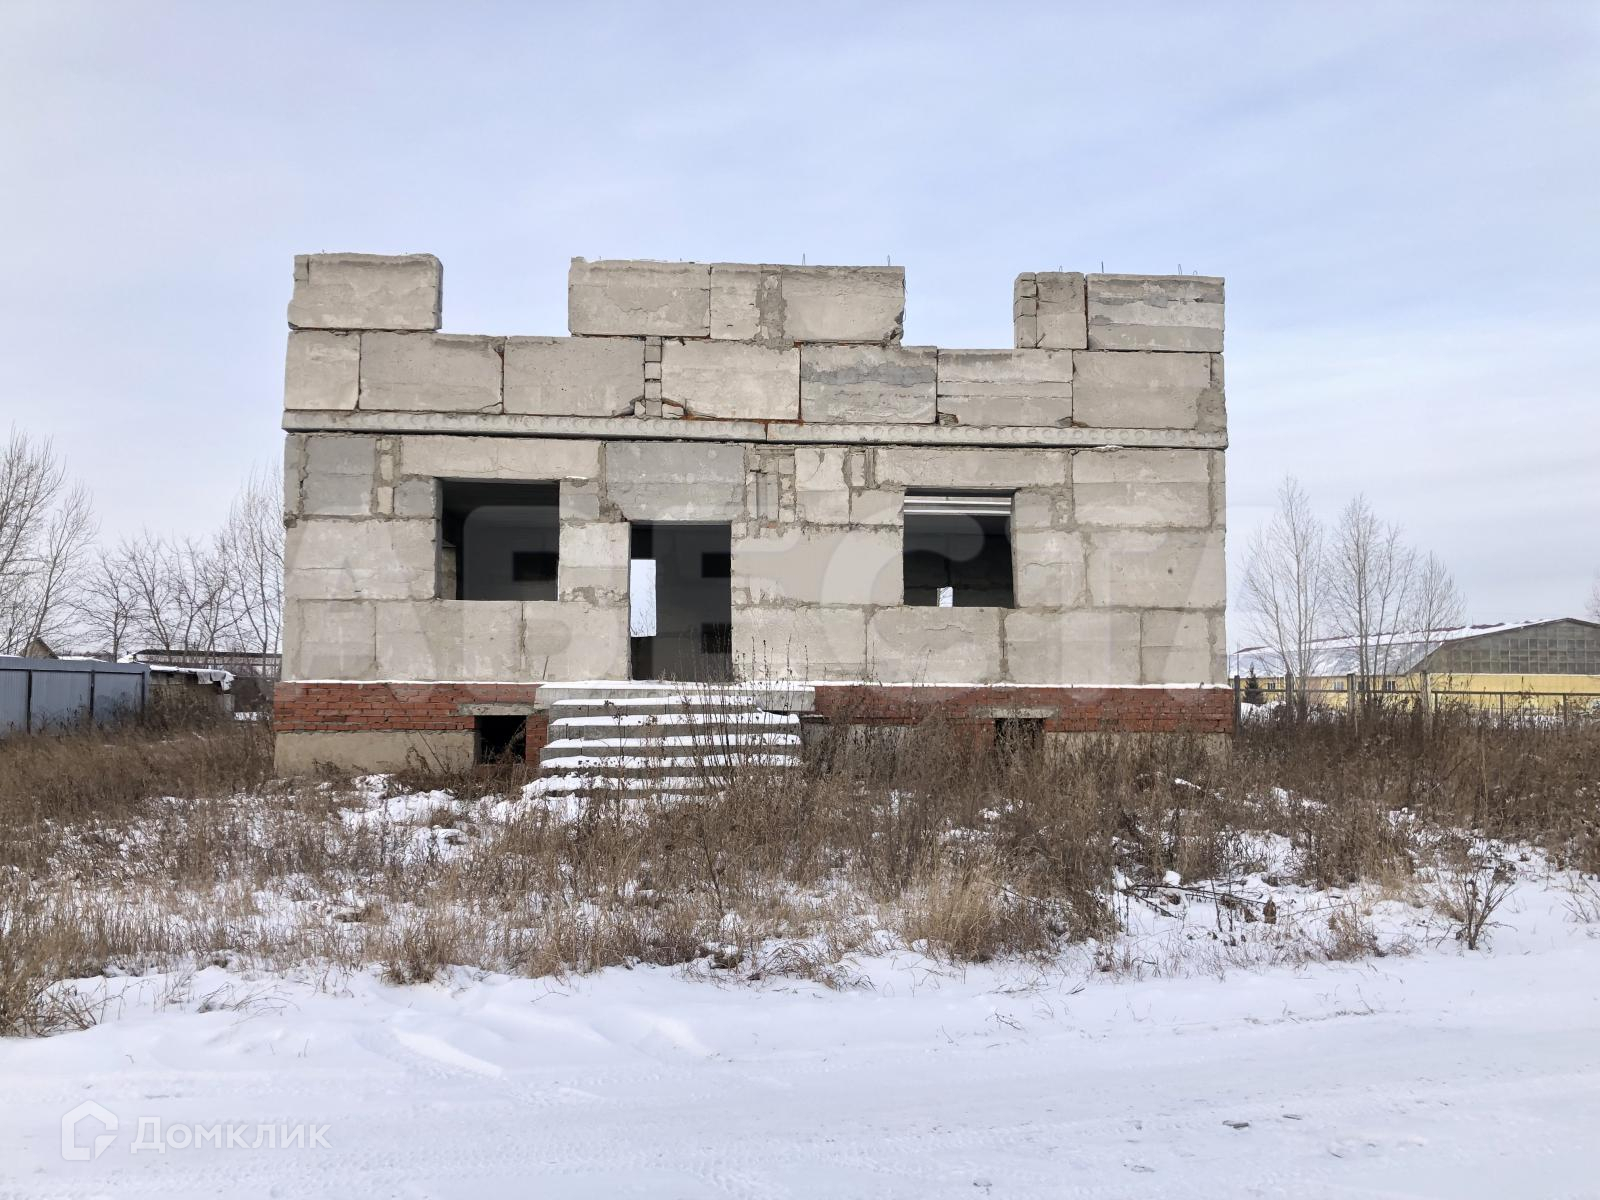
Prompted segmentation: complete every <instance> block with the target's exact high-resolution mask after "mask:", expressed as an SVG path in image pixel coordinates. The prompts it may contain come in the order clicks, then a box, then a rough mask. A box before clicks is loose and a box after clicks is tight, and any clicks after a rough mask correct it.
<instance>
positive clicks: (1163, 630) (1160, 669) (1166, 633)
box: [1139, 609, 1227, 684]
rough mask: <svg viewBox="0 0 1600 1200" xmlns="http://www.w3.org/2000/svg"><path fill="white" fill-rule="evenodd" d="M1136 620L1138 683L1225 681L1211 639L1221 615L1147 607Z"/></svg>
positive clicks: (1215, 634)
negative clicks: (1137, 631)
mask: <svg viewBox="0 0 1600 1200" xmlns="http://www.w3.org/2000/svg"><path fill="white" fill-rule="evenodd" d="M1140 623H1141V633H1140V652H1139V653H1140V664H1141V665H1140V670H1141V673H1142V675H1141V681H1142V682H1144V683H1174V684H1183V683H1213V684H1216V683H1226V682H1227V678H1226V674H1227V667H1226V664H1225V662H1223V661H1222V659H1223V657H1224V656H1223V655H1222V654H1221V653H1220V650H1219V643H1218V642H1217V641H1216V640H1215V639H1216V637H1217V634H1218V629H1219V626H1220V624H1221V614H1218V613H1211V612H1199V611H1176V612H1175V611H1172V610H1168V609H1151V610H1147V611H1145V612H1143V613H1141V614H1140Z"/></svg>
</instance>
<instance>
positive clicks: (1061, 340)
mask: <svg viewBox="0 0 1600 1200" xmlns="http://www.w3.org/2000/svg"><path fill="white" fill-rule="evenodd" d="M1034 280H1035V282H1036V283H1037V284H1038V288H1039V294H1038V301H1037V304H1036V313H1037V316H1036V317H1035V323H1036V336H1037V339H1038V340H1037V341H1035V342H1034V343H1033V344H1034V345H1035V346H1037V347H1038V348H1039V349H1041V350H1081V349H1083V347H1085V346H1086V345H1088V344H1089V342H1088V338H1087V332H1086V328H1085V319H1084V277H1083V276H1082V275H1081V274H1079V273H1078V272H1076V271H1040V272H1038V273H1037V274H1035V275H1034Z"/></svg>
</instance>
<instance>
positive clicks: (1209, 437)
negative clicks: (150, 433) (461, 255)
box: [283, 409, 1228, 450]
mask: <svg viewBox="0 0 1600 1200" xmlns="http://www.w3.org/2000/svg"><path fill="white" fill-rule="evenodd" d="M283 428H284V429H285V430H286V431H287V432H289V433H456V434H478V435H484V434H487V435H491V436H496V437H544V438H597V439H600V440H603V441H619V442H626V441H660V440H668V441H679V442H686V441H710V442H771V443H774V444H778V445H841V446H860V445H875V446H1019V447H1028V446H1035V447H1063V446H1064V447H1067V448H1071V449H1079V448H1081V449H1097V448H1100V447H1108V446H1110V447H1115V446H1128V447H1137V448H1140V449H1154V450H1225V449H1227V447H1228V435H1227V434H1226V433H1225V432H1222V431H1210V430H1195V429H1080V428H1075V427H1074V428H1064V429H1063V428H1037V429H1035V428H1029V427H1027V426H1020V425H898V424H881V425H880V424H871V425H834V424H809V425H808V424H798V423H793V422H770V423H768V422H761V421H734V420H683V419H666V418H659V417H560V416H539V415H534V414H527V413H467V412H457V413H443V412H363V411H355V412H341V411H330V410H317V409H291V410H289V411H287V412H285V413H284V414H283Z"/></svg>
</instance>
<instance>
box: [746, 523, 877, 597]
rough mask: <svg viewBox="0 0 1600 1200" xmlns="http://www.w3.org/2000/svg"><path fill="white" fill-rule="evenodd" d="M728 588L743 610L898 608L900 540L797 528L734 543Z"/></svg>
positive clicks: (857, 532) (868, 531) (874, 534)
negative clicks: (752, 607) (847, 606)
mask: <svg viewBox="0 0 1600 1200" xmlns="http://www.w3.org/2000/svg"><path fill="white" fill-rule="evenodd" d="M733 587H734V596H735V599H736V600H737V601H739V602H741V603H745V604H766V605H775V604H785V603H790V604H899V603H900V602H901V600H902V599H903V596H904V572H903V569H902V566H901V537H900V534H899V532H898V531H897V530H893V529H883V528H879V529H842V528H838V527H835V526H826V527H812V526H799V527H790V528H788V529H783V530H780V531H776V532H766V533H763V534H762V536H759V537H741V538H734V540H733Z"/></svg>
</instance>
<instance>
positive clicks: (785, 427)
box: [284, 254, 1227, 751]
mask: <svg viewBox="0 0 1600 1200" xmlns="http://www.w3.org/2000/svg"><path fill="white" fill-rule="evenodd" d="M440 293H441V271H440V268H439V264H438V261H437V260H436V259H433V258H431V257H430V256H425V255H407V256H402V257H395V258H387V259H386V258H381V257H377V256H370V255H344V254H340V255H310V256H304V257H302V258H300V259H297V260H296V267H295V293H294V298H293V300H292V302H291V304H290V324H291V330H290V334H289V347H288V354H287V358H286V364H285V428H286V430H287V431H288V441H287V452H286V453H287V457H286V470H285V490H286V496H285V519H286V523H287V525H288V540H287V546H286V560H287V563H286V569H287V582H286V591H285V596H286V614H285V663H284V678H285V680H286V681H290V683H296V684H306V683H308V682H312V681H331V683H332V684H341V683H348V684H355V683H362V684H364V685H375V684H377V683H378V682H380V681H422V682H427V681H433V682H437V683H439V684H450V685H452V686H454V685H462V686H465V685H469V684H470V685H472V686H491V685H492V686H507V687H511V686H522V685H529V684H534V683H537V682H538V681H541V680H554V679H569V680H570V679H586V678H597V679H624V678H627V676H628V672H629V653H628V636H627V635H628V629H627V621H628V594H627V589H628V551H629V540H628V526H629V523H630V522H633V521H703V522H727V523H729V524H731V526H732V539H733V540H732V550H733V556H732V602H733V636H734V653H735V658H736V662H737V664H738V666H739V668H740V670H741V671H742V673H744V674H745V675H747V676H751V677H756V676H783V677H803V678H806V679H810V680H832V681H840V682H845V683H848V682H850V681H863V682H864V681H869V680H870V681H874V682H875V683H878V684H883V685H890V686H893V685H900V684H910V683H923V684H939V685H949V686H957V685H960V686H965V687H968V688H981V689H993V688H1001V689H1004V688H1016V689H1038V688H1057V689H1062V688H1084V687H1090V688H1100V689H1105V688H1111V689H1116V688H1132V687H1140V688H1151V689H1166V690H1165V691H1162V692H1161V693H1160V694H1162V695H1167V694H1176V693H1172V691H1171V689H1173V688H1179V689H1181V688H1184V687H1194V686H1201V687H1206V686H1211V687H1215V686H1217V685H1220V684H1222V683H1223V682H1224V671H1225V665H1224V664H1225V654H1224V651H1225V630H1224V604H1225V579H1224V573H1223V561H1224V560H1223V541H1224V527H1225V518H1224V513H1225V498H1224V485H1225V480H1224V468H1223V460H1224V451H1225V448H1226V444H1227V435H1226V407H1225V402H1224V385H1223V371H1222V357H1221V352H1222V282H1221V280H1217V279H1209V278H1200V277H1192V276H1175V277H1139V276H1124V275H1079V274H1072V273H1066V272H1036V273H1029V274H1024V275H1021V276H1019V277H1018V279H1017V283H1016V287H1015V294H1014V297H1013V314H1014V318H1015V332H1016V338H1015V341H1016V345H1015V346H1013V347H1010V348H1004V349H944V348H938V347H931V346H906V345H903V344H902V336H903V325H904V312H905V296H904V276H903V272H902V271H901V270H900V269H899V268H894V267H863V268H847V267H793V266H779V265H762V264H718V263H713V264H695V263H652V262H610V261H607V262H585V261H584V260H582V259H576V260H574V261H573V264H572V268H571V273H570V276H569V292H568V295H569V316H570V326H571V336H568V337H552V336H478V335H465V334H456V333H444V332H441V330H440V320H439V317H440V303H439V298H440ZM441 480H463V481H473V480H507V481H541V482H557V483H559V486H560V507H561V533H560V543H559V550H560V553H559V565H558V579H557V598H556V599H555V600H550V601H538V602H533V601H527V602H523V601H517V602H511V601H505V602H499V601H496V602H482V601H457V600H454V599H452V598H449V597H450V596H452V595H453V587H452V585H451V583H450V579H449V577H448V571H447V567H446V564H445V563H444V562H443V561H442V560H441V557H440V550H439V516H440V481H441ZM915 488H923V489H926V488H936V489H949V490H975V491H987V492H1000V493H1006V494H1009V495H1011V496H1012V522H1011V534H1012V549H1013V584H1014V592H1015V604H1016V606H1015V607H1014V608H1009V609H1001V608H960V609H950V608H945V609H940V608H925V607H908V606H906V605H904V604H903V582H902V571H903V566H902V546H903V516H902V509H903V504H904V498H905V494H906V492H907V489H915ZM317 686H319V687H320V686H321V684H320V683H318V684H317ZM296 694H297V695H300V694H301V693H296ZM381 694H385V695H387V694H389V693H381ZM407 694H408V695H409V694H410V693H407ZM985 694H987V693H985ZM1095 694H1096V695H1100V693H1098V692H1097V693H1095ZM1152 694H1155V693H1152ZM317 695H318V699H317V702H316V704H317V707H316V710H315V712H314V713H313V712H312V710H311V709H307V710H306V711H307V713H308V714H310V715H308V716H306V717H305V719H306V720H307V721H311V722H312V723H310V724H308V725H306V727H305V729H304V731H303V732H304V733H305V734H306V735H307V736H311V735H315V736H316V737H318V738H324V737H326V736H329V735H330V730H329V729H328V728H326V727H325V726H324V725H323V724H319V723H317V722H321V721H323V720H324V714H325V712H326V710H327V709H328V706H329V705H334V704H335V703H336V699H330V698H329V695H328V694H325V693H322V692H319V693H317ZM397 703H398V701H397ZM1095 703H1096V704H1099V703H1100V701H1096V702H1095ZM1118 704H1119V705H1120V707H1117V705H1112V706H1111V708H1108V709H1106V711H1113V710H1114V711H1117V712H1125V713H1138V714H1147V713H1148V712H1149V711H1150V707H1151V705H1157V706H1159V705H1158V702H1157V701H1155V700H1151V701H1148V702H1143V703H1140V704H1134V703H1132V702H1126V703H1124V702H1121V701H1119V702H1118ZM1179 707H1180V708H1182V707H1183V706H1179ZM429 711H430V712H431V709H430V710H429ZM1081 711H1085V712H1087V711H1089V710H1081ZM1096 711H1098V710H1096ZM1173 711H1174V712H1177V711H1178V710H1177V709H1174V710H1173ZM1184 711H1188V709H1186V708H1185V709H1184ZM1208 711H1209V710H1208ZM313 718H314V719H313ZM407 719H408V720H411V719H413V718H407ZM414 719H426V720H432V719H433V718H432V717H418V718H414ZM1084 719H1088V718H1084ZM1140 719H1141V720H1143V719H1144V716H1143V715H1141V716H1140ZM1152 719H1155V718H1152ZM1162 719H1165V718H1162ZM1172 719H1174V720H1176V719H1180V718H1179V717H1173V718H1172ZM1207 719H1208V720H1213V719H1214V718H1212V717H1208V718H1207ZM385 728H386V727H383V726H373V730H374V731H375V732H382V731H383V730H384V729H385ZM407 728H408V729H409V728H410V727H409V726H407ZM429 728H435V726H429ZM449 728H450V730H452V731H453V733H454V734H455V735H459V734H460V726H459V723H457V724H455V725H451V726H449ZM385 736H387V735H385ZM457 750H458V751H459V747H457Z"/></svg>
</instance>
